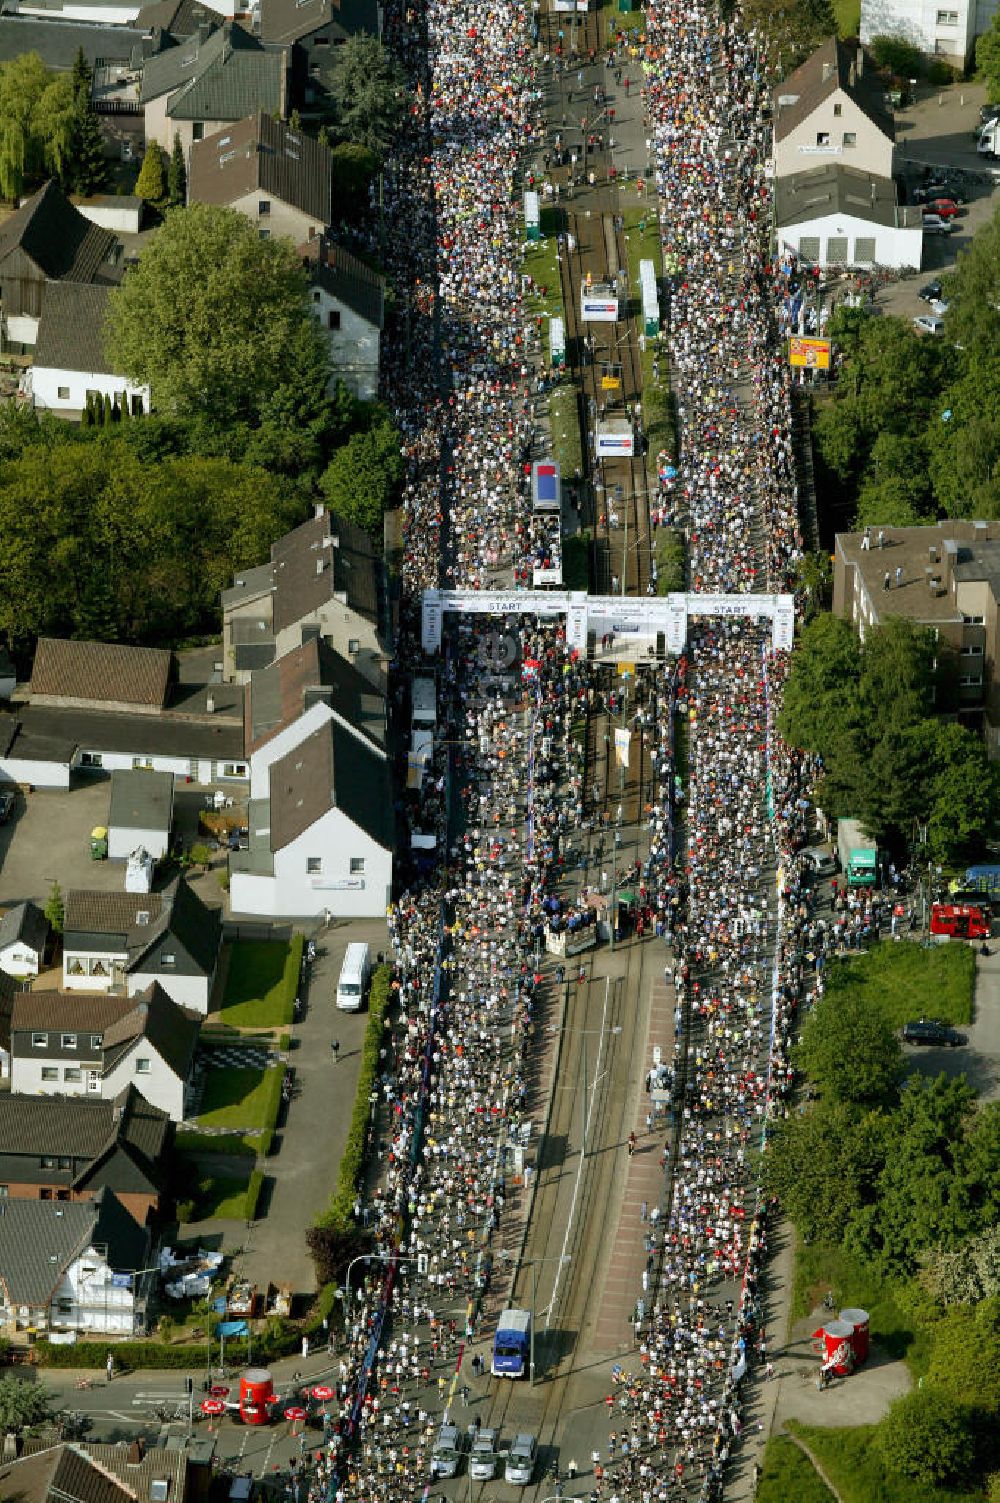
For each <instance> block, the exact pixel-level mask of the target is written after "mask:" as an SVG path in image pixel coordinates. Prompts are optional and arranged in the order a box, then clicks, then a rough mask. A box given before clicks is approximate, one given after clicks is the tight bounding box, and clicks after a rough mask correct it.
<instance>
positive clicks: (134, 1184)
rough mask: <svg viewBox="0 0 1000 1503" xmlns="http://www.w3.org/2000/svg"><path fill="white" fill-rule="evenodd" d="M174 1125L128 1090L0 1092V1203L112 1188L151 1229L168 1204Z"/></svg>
mask: <svg viewBox="0 0 1000 1503" xmlns="http://www.w3.org/2000/svg"><path fill="white" fill-rule="evenodd" d="M172 1143H173V1124H172V1123H171V1121H170V1118H169V1117H168V1116H167V1114H166V1112H163V1111H161V1110H160V1109H159V1107H156V1106H153V1105H152V1104H151V1103H150V1102H148V1101H147V1100H146V1099H145V1097H144V1096H143V1095H142V1094H141V1093H140V1092H139V1091H137V1090H136V1088H135V1086H134V1085H129V1086H127V1087H126V1088H125V1089H124V1090H123V1091H122V1092H121V1093H120V1094H119V1095H118V1096H117V1097H115V1099H114V1100H113V1101H102V1100H99V1099H97V1098H96V1097H94V1096H78V1097H72V1096H13V1095H11V1094H10V1093H9V1092H6V1091H4V1092H0V1199H2V1200H3V1201H4V1202H6V1201H8V1200H40V1201H60V1202H76V1201H78V1200H88V1201H89V1200H93V1199H94V1198H95V1197H96V1196H97V1195H98V1194H99V1193H100V1191H101V1190H102V1189H108V1190H113V1191H114V1193H115V1195H116V1196H117V1198H118V1199H119V1200H120V1201H121V1203H122V1205H123V1206H124V1207H125V1209H126V1210H127V1211H128V1213H129V1215H130V1216H132V1218H133V1219H134V1220H135V1221H137V1222H138V1223H139V1225H140V1226H145V1225H146V1222H147V1221H148V1219H149V1217H150V1214H151V1213H152V1212H155V1211H157V1210H159V1209H160V1208H161V1206H162V1204H163V1203H164V1202H165V1198H166V1188H167V1156H168V1153H169V1150H170V1148H171V1145H172Z"/></svg>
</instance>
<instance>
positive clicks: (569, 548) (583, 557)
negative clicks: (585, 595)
mask: <svg viewBox="0 0 1000 1503" xmlns="http://www.w3.org/2000/svg"><path fill="white" fill-rule="evenodd" d="M563 584H564V585H565V586H566V588H567V590H589V589H590V533H589V532H575V533H573V534H572V536H571V537H566V538H563Z"/></svg>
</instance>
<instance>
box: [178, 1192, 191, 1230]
mask: <svg viewBox="0 0 1000 1503" xmlns="http://www.w3.org/2000/svg"><path fill="white" fill-rule="evenodd" d="M177 1220H178V1221H179V1222H180V1224H181V1225H182V1226H186V1225H187V1223H188V1222H189V1221H193V1220H194V1200H193V1198H190V1199H188V1200H179V1201H178V1202H177Z"/></svg>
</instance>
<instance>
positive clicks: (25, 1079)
mask: <svg viewBox="0 0 1000 1503" xmlns="http://www.w3.org/2000/svg"><path fill="white" fill-rule="evenodd" d="M80 1037H83V1035H80ZM100 1068H101V1059H100V1055H99V1054H98V1055H96V1056H95V1051H94V1050H92V1049H91V1048H90V1038H89V1035H87V1047H86V1048H85V1049H82V1050H81V1051H80V1058H79V1059H78V1060H72V1059H63V1058H59V1059H55V1058H52V1059H49V1058H46V1056H45V1051H44V1050H43V1049H39V1050H38V1051H37V1053H36V1052H35V1051H32V1053H31V1054H26V1055H21V1056H14V1057H13V1058H12V1060H11V1067H10V1069H11V1074H10V1088H11V1090H12V1091H13V1092H14V1093H15V1095H19V1096H96V1097H98V1098H100V1096H101V1095H102V1094H103V1093H102V1092H101V1091H100V1090H97V1091H88V1089H87V1073H88V1070H97V1071H98V1072H99V1071H100ZM43 1070H55V1072H56V1079H55V1080H43V1079H42V1071H43ZM67 1070H79V1071H80V1075H81V1078H80V1079H79V1080H73V1079H69V1080H67V1078H66V1071H67Z"/></svg>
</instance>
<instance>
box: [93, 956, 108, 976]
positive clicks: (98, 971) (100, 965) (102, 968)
mask: <svg viewBox="0 0 1000 1503" xmlns="http://www.w3.org/2000/svg"><path fill="white" fill-rule="evenodd" d="M90 974H91V975H92V976H107V975H108V968H107V966H106V965H105V964H104V961H103V960H95V961H94V964H93V965H92V966H91V968H90Z"/></svg>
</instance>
